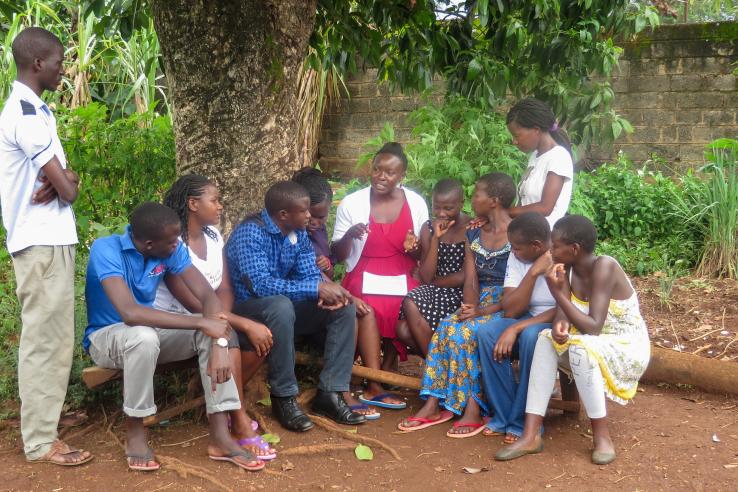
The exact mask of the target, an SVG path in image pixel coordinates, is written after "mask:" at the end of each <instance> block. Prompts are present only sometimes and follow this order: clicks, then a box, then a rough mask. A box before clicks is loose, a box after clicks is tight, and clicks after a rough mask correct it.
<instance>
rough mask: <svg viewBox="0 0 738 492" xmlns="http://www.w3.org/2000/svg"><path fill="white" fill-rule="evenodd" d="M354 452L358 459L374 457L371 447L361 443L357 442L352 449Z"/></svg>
mask: <svg viewBox="0 0 738 492" xmlns="http://www.w3.org/2000/svg"><path fill="white" fill-rule="evenodd" d="M354 454H355V455H356V457H357V458H358V459H359V460H360V461H371V460H373V459H374V453H373V452H372V448H370V447H369V446H365V445H363V444H359V445H357V446H356V448H355V449H354Z"/></svg>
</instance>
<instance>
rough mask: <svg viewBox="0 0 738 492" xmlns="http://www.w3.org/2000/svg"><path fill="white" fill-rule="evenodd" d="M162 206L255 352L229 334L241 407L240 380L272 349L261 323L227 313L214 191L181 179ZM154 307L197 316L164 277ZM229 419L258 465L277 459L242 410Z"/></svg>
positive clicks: (195, 306)
mask: <svg viewBox="0 0 738 492" xmlns="http://www.w3.org/2000/svg"><path fill="white" fill-rule="evenodd" d="M164 205H166V206H168V207H169V208H172V209H173V210H174V211H176V212H177V214H178V215H179V217H180V220H181V226H182V229H181V230H182V232H181V236H180V238H181V240H182V241H183V242H184V243H185V244H186V245H187V249H188V251H189V253H190V258H191V259H192V264H193V265H194V266H195V267H196V268H197V269H198V270H199V271H200V273H202V274H203V276H204V277H205V278H206V279H207V281H208V283H210V286H211V287H212V288H213V290H215V292H216V294H217V295H218V298H219V299H220V302H221V303H222V304H223V310H224V311H225V312H226V313H228V314H227V316H228V322H229V323H230V325H231V326H232V327H233V328H234V329H235V330H237V331H240V332H242V333H244V334H245V335H246V337H247V338H248V339H249V341H250V342H251V344H252V345H253V346H254V350H255V351H253V352H243V353H242V352H241V351H240V349H239V346H238V337H237V336H236V333H233V334H232V336H231V342H230V343H229V350H228V353H229V355H230V357H231V366H232V367H231V368H232V372H233V378H234V379H235V381H236V386H237V387H238V393H239V396H240V398H241V401H242V402H243V381H244V379H245V380H248V379H249V378H250V377H251V376H252V375H253V374H254V372H256V370H257V369H258V368H259V366H260V365H261V363H262V362H263V361H264V360H265V358H266V355H267V353H268V352H269V349H270V348H271V345H272V334H271V332H270V331H269V329H268V328H267V327H266V326H264V325H263V324H261V323H258V322H256V321H253V320H250V319H247V318H243V317H241V316H237V315H235V314H233V313H231V312H230V310H231V307H232V306H233V291H232V289H231V280H230V277H229V275H228V269H227V268H223V267H224V265H225V259H224V256H223V238H222V236H221V235H220V232H218V230H217V229H215V228H214V227H213V226H215V225H217V224H218V223H220V214H221V212H222V211H223V206H222V205H221V204H220V195H219V193H218V188H216V186H215V185H214V184H213V183H212V182H211V181H209V180H208V179H207V178H206V177H204V176H200V175H196V174H190V175H187V176H182V177H180V178H179V179H178V180H177V181H176V182H175V183H174V184H173V185H172V187H171V188H170V189H169V191H167V194H166V196H165V197H164ZM154 307H155V308H156V309H161V310H163V311H171V312H178V313H201V312H202V306H201V304H200V302H199V301H198V300H197V298H196V297H195V296H194V295H193V294H192V292H190V290H189V289H188V288H187V286H185V285H184V282H182V281H181V280H180V279H179V278H178V277H177V276H175V275H168V276H167V277H165V279H164V282H163V283H161V284H160V285H159V290H158V291H157V293H156V300H155V301H154ZM230 419H231V432H232V434H233V437H234V439H236V440H237V441H238V443H239V445H240V446H241V447H243V448H244V449H245V450H247V451H250V452H251V453H253V454H254V455H256V458H258V459H260V460H271V459H274V458H276V456H277V455H276V453H275V451H274V449H272V448H271V446H270V445H269V444H268V443H267V442H265V441H264V439H263V438H262V437H261V436H260V435H258V434H257V433H256V425H254V423H255V422H252V421H251V419H249V417H248V416H247V415H246V412H245V411H244V409H243V406H242V407H241V409H240V410H235V411H232V412H230Z"/></svg>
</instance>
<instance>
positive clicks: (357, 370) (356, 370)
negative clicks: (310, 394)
mask: <svg viewBox="0 0 738 492" xmlns="http://www.w3.org/2000/svg"><path fill="white" fill-rule="evenodd" d="M295 363H296V364H301V365H309V364H312V365H322V364H323V360H322V359H319V358H317V357H313V356H311V355H308V354H305V353H302V352H296V353H295ZM351 374H353V375H355V376H359V377H363V378H366V379H370V380H372V381H377V382H379V383H386V384H394V385H396V386H401V387H403V388H408V389H414V390H419V389H420V384H421V381H420V378H414V377H411V376H405V375H402V374H397V373H394V372H388V371H382V370H379V369H369V368H368V367H364V366H357V365H354V366H352V367H351ZM549 407H550V408H555V409H557V410H563V411H564V412H572V413H579V410H580V405H579V402H578V401H576V400H575V401H563V400H558V399H552V400H551V403H550V404H549Z"/></svg>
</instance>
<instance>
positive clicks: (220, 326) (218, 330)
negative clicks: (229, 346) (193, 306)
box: [197, 313, 231, 339]
mask: <svg viewBox="0 0 738 492" xmlns="http://www.w3.org/2000/svg"><path fill="white" fill-rule="evenodd" d="M197 329H198V330H200V331H201V332H203V333H204V334H205V335H207V336H209V337H210V338H212V339H218V338H230V336H231V327H230V326H229V325H228V321H227V320H226V317H225V315H224V314H222V313H221V314H219V315H218V316H217V317H209V316H208V317H206V316H203V317H202V318H200V319H199V321H198V323H197Z"/></svg>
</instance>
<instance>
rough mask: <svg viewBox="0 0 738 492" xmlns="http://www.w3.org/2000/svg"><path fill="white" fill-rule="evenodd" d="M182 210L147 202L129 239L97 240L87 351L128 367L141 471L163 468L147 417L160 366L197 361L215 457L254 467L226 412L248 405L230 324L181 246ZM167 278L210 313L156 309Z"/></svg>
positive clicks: (127, 404) (132, 438) (126, 406)
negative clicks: (238, 381) (237, 375)
mask: <svg viewBox="0 0 738 492" xmlns="http://www.w3.org/2000/svg"><path fill="white" fill-rule="evenodd" d="M179 234H180V221H179V217H178V216H177V214H176V213H175V212H174V210H172V209H170V208H168V207H165V206H164V205H160V204H158V203H152V202H149V203H144V204H142V205H140V206H139V207H137V208H136V209H135V210H134V211H133V213H132V214H131V219H130V225H129V226H128V227H127V228H126V231H125V232H124V233H123V234H121V235H113V236H109V237H105V238H101V239H98V240H96V241H95V242H94V243H93V244H92V248H91V249H90V262H89V264H88V266H87V286H86V290H85V297H86V300H87V319H88V323H89V325H88V326H87V329H86V330H85V338H84V341H83V343H84V347H85V350H87V351H88V352H89V354H90V356H91V357H92V360H93V361H95V364H97V365H98V366H101V367H107V368H111V369H122V370H123V412H124V413H125V414H126V428H127V439H126V441H127V442H126V456H127V458H128V466H129V468H131V469H133V470H140V471H153V470H157V469H159V463H157V462H156V461H155V460H154V456H153V451H152V450H151V448H149V446H148V432H147V430H146V428H145V427H144V425H143V418H144V417H147V416H149V415H154V414H155V413H156V404H155V403H154V386H153V377H154V370H155V369H156V365H157V364H162V363H166V362H174V361H178V360H186V359H189V358H191V357H195V356H197V358H198V362H199V366H200V377H201V379H202V385H203V389H204V393H205V402H206V406H207V413H208V417H209V421H210V422H209V427H210V444H209V446H208V455H209V456H210V458H211V459H214V460H221V461H230V462H232V463H234V464H235V465H237V466H239V467H241V468H244V469H247V470H259V469H261V468H263V467H264V463H263V462H262V461H260V460H257V459H256V458H255V457H254V456H253V454H251V453H249V452H247V451H246V450H243V449H241V447H240V446H239V445H238V444H237V443H236V442H235V441H234V440H233V439H232V438H231V435H230V432H229V431H228V421H227V414H226V412H228V411H230V410H235V409H238V408H240V402H239V399H238V391H237V389H236V385H235V383H234V381H233V378H231V372H230V360H229V357H228V339H229V337H230V336H231V333H230V327H229V326H228V323H227V322H226V321H225V316H224V314H223V313H222V312H221V305H220V302H219V301H218V297H217V296H216V295H215V292H214V291H213V289H212V288H211V287H210V285H209V284H208V282H207V280H205V278H204V277H203V276H202V274H201V273H200V272H199V271H198V270H197V268H195V267H194V266H193V265H192V263H191V261H190V257H189V254H188V252H187V248H186V247H185V246H184V245H183V244H182V243H181V242H180V241H179ZM166 273H171V274H173V275H178V276H179V277H180V278H181V279H182V280H183V281H184V283H185V284H186V285H187V287H188V288H189V289H190V291H192V293H193V294H194V295H195V297H197V299H199V300H200V302H201V303H202V306H203V315H202V316H200V315H197V316H195V315H185V314H175V313H168V312H165V311H159V310H157V309H154V308H152V307H151V306H152V304H153V302H154V298H155V297H156V290H157V287H158V286H159V283H160V282H161V281H162V279H163V278H164V275H165V274H166Z"/></svg>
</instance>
